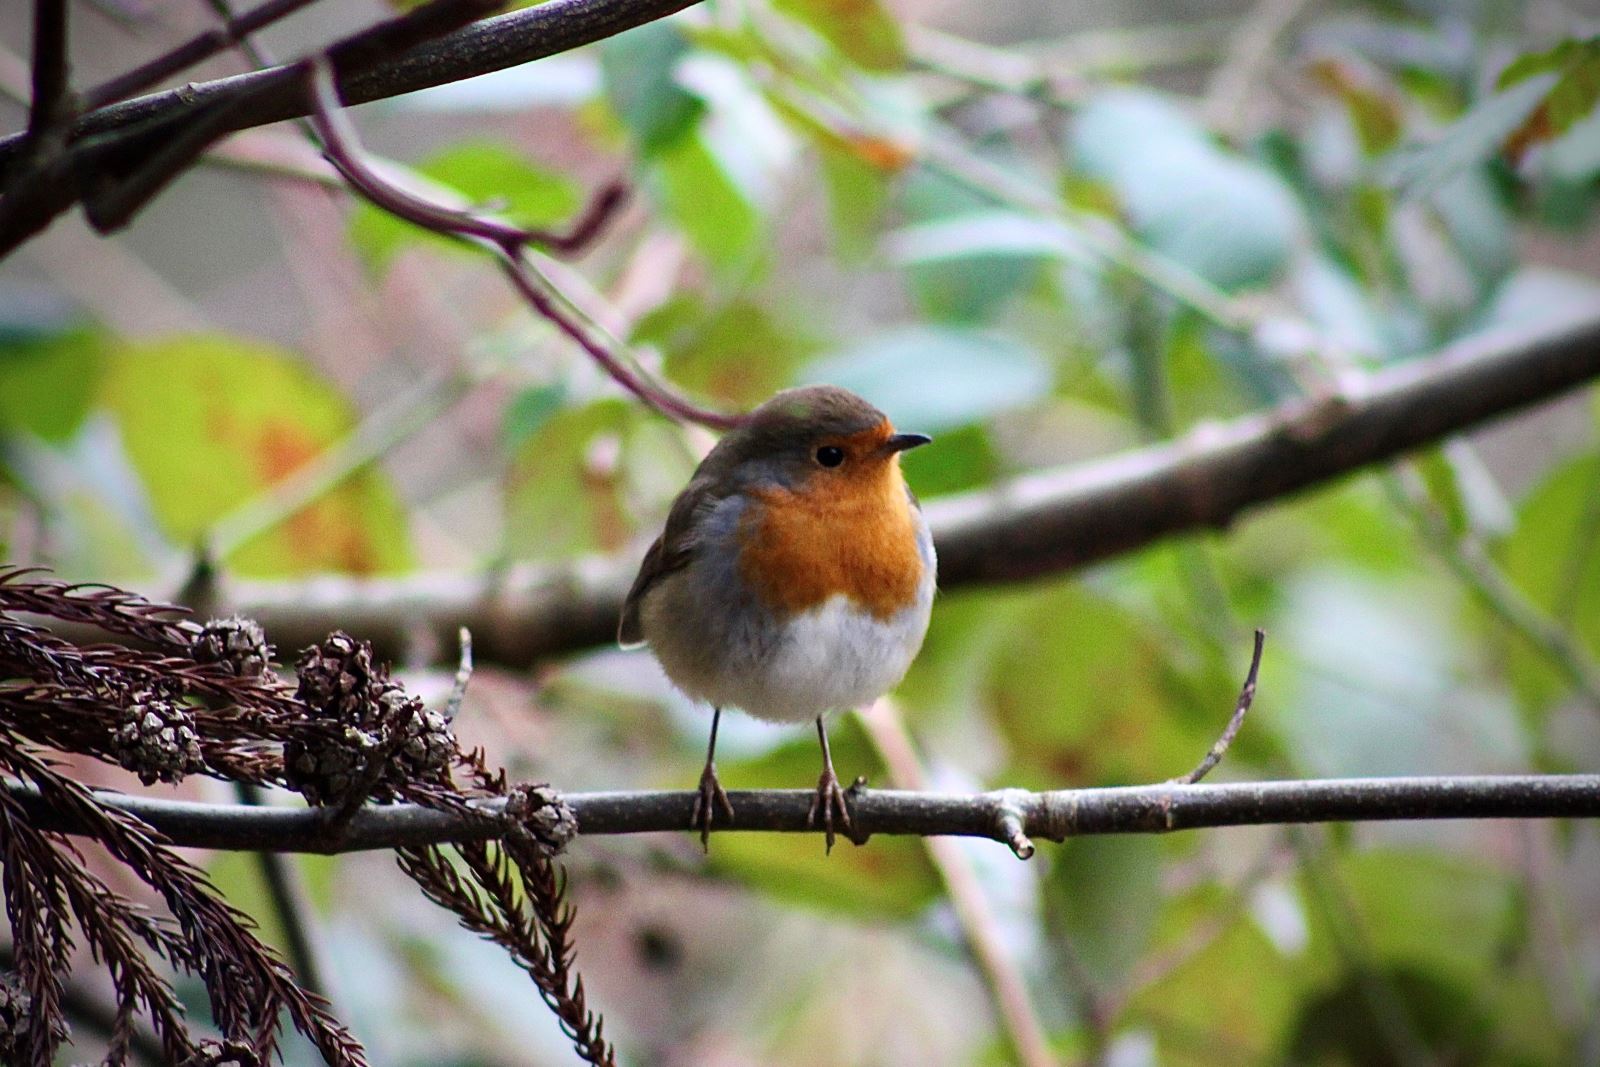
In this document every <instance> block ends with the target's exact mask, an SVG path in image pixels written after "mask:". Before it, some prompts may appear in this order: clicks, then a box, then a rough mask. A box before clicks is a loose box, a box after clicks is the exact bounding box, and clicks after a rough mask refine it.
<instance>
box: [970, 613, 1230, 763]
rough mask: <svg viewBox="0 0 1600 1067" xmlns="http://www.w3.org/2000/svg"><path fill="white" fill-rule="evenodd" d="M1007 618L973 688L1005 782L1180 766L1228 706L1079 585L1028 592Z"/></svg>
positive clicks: (1156, 640)
mask: <svg viewBox="0 0 1600 1067" xmlns="http://www.w3.org/2000/svg"><path fill="white" fill-rule="evenodd" d="M1010 619H1011V625H1010V633H1009V636H1008V640H1006V641H1004V642H1002V643H1001V644H1000V645H999V646H998V647H997V648H996V650H995V655H994V656H993V657H992V658H991V659H990V660H989V662H988V665H987V670H988V673H987V677H986V682H985V685H984V688H983V691H982V697H983V700H982V706H984V707H986V708H987V709H988V712H989V714H990V716H991V718H992V721H993V723H994V726H995V729H996V730H997V731H998V733H999V734H1000V736H1001V737H1002V738H1003V739H1004V740H1005V742H1006V744H1007V746H1008V748H1009V751H1010V765H1009V767H1008V768H1007V771H1006V779H1005V780H1006V784H1008V785H1018V786H1022V787H1024V788H1035V789H1060V788H1064V787H1067V786H1097V785H1113V784H1126V783H1129V782H1150V781H1161V780H1163V779H1165V778H1169V777H1171V776H1172V775H1174V774H1181V773H1183V772H1184V771H1187V770H1188V769H1189V768H1190V767H1192V766H1194V764H1195V763H1196V762H1197V761H1198V760H1199V758H1200V756H1201V755H1203V754H1204V753H1205V751H1206V749H1207V748H1208V747H1210V745H1211V742H1212V740H1213V739H1214V738H1215V735H1216V729H1217V723H1219V722H1223V721H1226V718H1227V712H1228V710H1229V709H1231V707H1232V705H1233V699H1234V694H1227V695H1223V694H1221V693H1217V692H1209V691H1208V692H1197V691H1195V689H1194V688H1193V686H1192V685H1191V683H1190V682H1189V680H1188V679H1186V678H1185V677H1183V676H1182V675H1181V674H1180V673H1179V672H1177V671H1176V670H1175V669H1174V666H1173V664H1171V663H1170V662H1169V661H1168V658H1167V652H1166V650H1165V647H1164V645H1163V642H1162V640H1161V638H1160V636H1159V635H1157V634H1156V633H1153V632H1149V631H1147V630H1146V628H1145V627H1144V626H1143V625H1141V624H1140V623H1139V622H1138V621H1137V620H1136V619H1134V618H1133V617H1132V616H1131V615H1129V614H1128V613H1127V612H1125V611H1123V610H1121V609H1120V608H1119V607H1118V606H1117V605H1116V604H1114V603H1111V602H1109V601H1107V600H1104V599H1102V598H1100V597H1097V596H1094V595H1093V594H1091V593H1090V592H1089V591H1088V590H1086V589H1084V588H1083V587H1082V586H1081V585H1079V584H1076V583H1066V582H1058V583H1055V584H1053V585H1052V586H1048V587H1045V588H1042V589H1038V590H1035V591H1033V592H1032V593H1031V595H1030V596H1029V597H1028V598H1027V600H1026V604H1025V607H1022V608H1020V609H1019V610H1017V611H1016V612H1015V613H1014V614H1012V615H1011V616H1010ZM1064 664H1070V665H1071V667H1070V669H1064V668H1063V665H1064ZM1235 684H1237V683H1235Z"/></svg>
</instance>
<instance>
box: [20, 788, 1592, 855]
mask: <svg viewBox="0 0 1600 1067" xmlns="http://www.w3.org/2000/svg"><path fill="white" fill-rule="evenodd" d="M3 788H4V790H5V791H7V792H8V793H10V794H11V795H12V796H14V797H15V798H16V799H17V801H18V803H20V804H21V805H22V807H23V810H25V811H26V812H27V814H28V817H29V819H30V820H33V821H34V822H35V824H36V825H38V827H39V828H40V829H41V830H49V831H54V832H60V833H80V832H82V831H83V829H84V827H83V826H82V825H81V823H79V822H78V821H77V819H76V817H75V816H74V815H73V814H72V812H70V811H64V810H61V809H58V808H56V807H53V806H51V805H50V804H48V803H45V802H42V801H41V800H40V798H39V795H38V792H37V790H35V789H32V788H31V787H29V786H26V785H17V784H15V783H6V784H5V785H4V786H3ZM698 795H699V794H698V793H696V792H694V791H691V790H678V791H668V792H605V793H571V794H564V795H563V797H562V799H563V800H564V801H565V803H566V805H567V807H568V808H570V809H571V811H572V813H573V815H574V817H575V818H576V819H577V822H578V830H579V833H580V834H589V835H597V834H640V833H671V832H676V833H681V832H684V830H685V828H686V827H688V826H689V825H690V814H691V812H692V811H693V808H694V803H695V800H696V798H697V797H698ZM815 795H816V791H815V790H811V789H767V790H731V791H730V792H729V794H728V797H729V799H730V800H731V801H732V802H733V806H734V809H735V810H736V811H738V813H739V817H738V819H737V820H733V821H730V822H728V823H726V824H719V826H718V828H717V832H718V833H725V832H736V831H767V832H778V833H816V832H818V831H817V829H816V827H815V826H813V825H810V824H808V822H807V815H808V813H809V812H810V809H811V801H812V799H813V798H814V797H815ZM95 801H96V803H98V804H100V805H102V806H104V807H105V808H107V809H110V810H113V811H123V812H127V813H128V814H131V815H134V816H136V817H138V818H139V819H140V820H141V821H143V822H145V823H148V824H149V825H150V826H152V827H154V828H155V829H157V830H159V831H160V832H161V833H162V834H164V835H165V836H166V837H168V838H169V839H170V840H171V841H172V843H173V844H175V845H182V846H188V847H193V848H216V849H229V850H235V851H243V850H251V849H272V850H274V851H278V852H315V853H323V854H330V855H331V854H334V853H342V852H361V851H371V850H374V849H389V848H400V847H414V846H423V845H433V844H440V843H445V842H452V841H483V840H490V839H493V838H496V837H498V836H500V834H501V833H502V832H503V831H504V826H503V823H502V822H501V820H500V818H499V814H498V813H499V810H500V807H501V805H500V804H499V803H498V802H495V801H485V802H481V803H475V804H472V805H467V806H463V807H460V808H454V809H451V810H448V811H441V810H438V809H434V808H426V807H422V806H419V805H416V804H383V805H376V806H369V807H364V808H362V809H360V810H359V811H357V812H356V813H355V814H354V815H353V816H352V817H351V818H350V819H349V821H348V822H347V823H346V824H344V825H342V826H330V825H329V821H328V820H327V819H326V818H325V816H324V814H323V812H322V811H320V810H315V809H309V808H307V809H295V808H279V807H271V808H251V809H247V808H241V807H239V806H238V805H229V804H202V803H195V802H191V801H179V800H166V799H161V798H158V797H151V796H130V795H126V794H122V793H110V792H97V793H96V794H95ZM1008 810H1009V811H1014V812H1015V813H1016V814H1017V817H1018V819H1019V824H1020V826H1021V828H1022V830H1023V831H1024V832H1025V833H1027V834H1028V835H1030V836H1032V837H1042V838H1046V839H1049V840H1052V841H1060V840H1065V839H1066V838H1068V837H1074V836H1079V835H1083V834H1124V833H1172V832H1176V831H1179V830H1198V829H1203V828H1208V827H1216V826H1265V825H1276V824H1286V823H1323V822H1388V821H1396V820H1428V819H1557V818H1600V775H1597V774H1552V775H1456V776H1442V777H1408V778H1328V779H1314V780H1309V781H1276V782H1226V783H1223V784H1220V785H1218V784H1209V783H1200V784H1198V785H1187V786H1175V785H1169V784H1166V783H1161V784H1157V785H1140V786H1117V787H1111V788H1100V789H1064V790H1057V791H1053V792H1043V793H1033V792H1028V791H1026V790H1021V789H1004V790H999V791H995V792H988V793H925V792H906V791H902V790H893V789H867V788H859V789H852V790H851V793H850V812H851V817H852V819H853V820H854V821H855V823H856V828H857V830H858V831H859V833H860V834H861V835H863V836H866V837H870V836H871V835H872V834H894V835H913V836H924V835H928V834H943V835H949V836H956V837H982V838H988V839H990V840H993V841H997V842H1001V843H1005V844H1008V845H1009V844H1010V842H1009V839H1008V838H1007V835H1006V834H1005V832H1004V831H1003V829H1002V825H1001V824H1002V819H1003V817H1004V813H1005V812H1006V811H1008Z"/></svg>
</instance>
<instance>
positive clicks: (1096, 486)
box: [219, 316, 1600, 666]
mask: <svg viewBox="0 0 1600 1067" xmlns="http://www.w3.org/2000/svg"><path fill="white" fill-rule="evenodd" d="M1597 375H1600V316H1591V317H1589V318H1587V319H1583V320H1579V321H1577V322H1573V323H1569V324H1567V325H1564V326H1560V327H1555V328H1550V329H1546V330H1544V331H1541V332H1537V333H1529V334H1519V335H1504V334H1502V335H1497V336H1492V337H1482V338H1476V339H1472V340H1469V341H1466V342H1463V343H1461V344H1458V345H1456V346H1454V347H1452V348H1449V349H1447V350H1445V351H1444V352H1442V353H1440V354H1438V355H1435V356H1431V357H1428V358H1425V359H1414V360H1410V361H1407V362H1405V363H1400V364H1397V365H1395V366H1392V367H1388V368H1385V369H1383V370H1380V371H1376V372H1374V373H1372V374H1371V375H1369V376H1367V377H1366V378H1364V379H1361V378H1357V379H1355V380H1354V381H1355V385H1354V386H1353V387H1352V388H1351V389H1350V391H1349V392H1347V393H1346V394H1345V395H1343V396H1339V397H1334V398H1324V399H1322V400H1320V401H1312V402H1307V401H1295V402H1293V403H1291V404H1287V405H1285V406H1283V407H1280V408H1278V409H1276V410H1273V411H1267V412H1262V413H1259V414H1254V415H1248V416H1245V417H1243V418H1240V419H1236V420H1234V421H1232V422H1226V423H1221V424H1216V425H1207V426H1202V427H1199V428H1197V429H1196V430H1194V431H1192V432H1191V433H1189V434H1188V435H1186V436H1184V437H1182V438H1179V439H1177V440H1175V441H1172V442H1168V443H1164V444H1161V445H1157V446H1152V447H1148V448H1142V449H1138V450H1135V451H1131V452H1125V453H1122V454H1119V455H1115V456H1109V457H1107V458H1105V459H1102V460H1096V461H1092V462H1089V463H1085V464H1081V465H1077V466H1073V467H1066V468H1061V469H1059V470H1054V471H1041V472H1038V473H1035V474H1031V475H1026V476H1023V477H1021V478H1018V479H1015V480H1013V481H1010V482H1007V483H1004V484H1001V485H999V486H997V487H996V488H994V489H990V490H985V491H982V492H977V493H968V494H963V495H960V496H955V497H949V498H946V499H943V500H936V501H931V502H929V504H928V506H927V514H928V518H929V521H930V522H931V524H932V526H933V529H934V540H935V543H936V545H937V547H938V552H939V584H940V586H941V587H942V588H944V589H956V588H960V587H962V586H967V585H974V584H983V583H993V582H1003V581H1018V580H1023V579H1027V578H1033V577H1036V576H1039V575H1042V574H1050V573H1055V572H1059V571H1064V570H1070V569H1072V568H1075V567H1081V566H1084V565H1086V564H1090V563H1095V562H1098V561H1100V560H1104V559H1109V558H1111V557H1114V556H1118V555H1121V554H1124V553H1127V552H1131V551H1134V550H1136V549H1139V548H1142V547H1144V546H1145V545H1148V544H1151V543H1152V542H1154V541H1157V540H1160V539H1162V538H1165V537H1171V536H1174V535H1180V534H1185V533H1191V532H1194V531H1197V530H1206V529H1219V528H1224V527H1226V526H1228V525H1229V524H1230V523H1232V522H1233V521H1234V520H1236V519H1237V518H1239V517H1240V516H1242V515H1244V514H1247V513H1248V512H1249V511H1250V510H1252V509H1253V508H1256V507H1259V506H1261V505H1263V504H1269V503H1271V502H1273V501H1276V500H1278V499H1280V498H1283V497H1286V496H1289V495H1291V494H1293V493H1296V492H1298V491H1300V490H1303V489H1307V488H1312V487H1316V486H1319V485H1322V484H1326V483H1328V482H1331V481H1333V480H1334V479H1336V478H1339V477H1341V476H1343V475H1345V474H1348V473H1350V472H1351V471H1355V470H1358V469H1360V468H1362V467H1366V466H1370V465H1372V464H1376V463H1381V462H1383V461H1385V460H1389V459H1393V458H1395V457H1396V456H1399V455H1402V454H1404V453H1405V452H1407V451H1409V450H1411V449H1415V448H1418V447H1421V446H1424V445H1427V444H1429V443H1432V442H1435V441H1438V440H1440V439H1442V438H1445V437H1447V436H1449V435H1451V434H1454V433H1459V432H1461V431H1463V430H1467V429H1471V428H1473V427H1475V426H1478V425H1480V424H1482V423H1486V422H1488V421H1489V420H1491V419H1493V418H1496V417H1498V416H1503V415H1505V414H1508V413H1510V412H1512V411H1516V410H1517V409H1519V408H1523V407H1526V406H1528V405H1530V404H1533V403H1537V402H1539V401H1541V400H1548V399H1550V398H1552V397H1555V396H1558V395H1560V394H1561V393H1563V392H1565V391H1567V390H1569V389H1572V388H1574V387H1575V386H1578V385H1581V384H1583V383H1585V382H1587V381H1589V380H1591V379H1593V378H1594V377H1595V376H1597ZM637 563H638V561H637V560H636V559H634V558H631V557H630V558H620V559H618V558H605V559H602V558H587V559H580V560H576V561H573V562H570V563H565V564H555V565H524V566H517V567H512V568H510V569H508V570H506V571H504V572H496V573H494V574H493V575H480V576H470V575H468V576H463V575H447V574H421V575H413V576H408V577H402V578H393V579H346V578H339V577H332V576H329V577H325V578H318V579H315V580H313V581H310V582H300V583H295V582H284V583H249V582H237V581H231V580H228V579H224V580H223V582H222V584H221V587H220V589H219V595H220V597H221V601H220V602H221V604H222V606H223V607H222V610H226V611H237V612H240V613H242V614H245V615H248V616H250V617H251V618H254V619H256V620H258V621H259V622H261V623H262V624H263V625H264V626H266V627H267V628H268V629H269V630H270V631H271V632H272V633H273V634H275V635H276V636H277V637H278V639H279V640H280V641H282V642H283V644H284V645H285V646H289V647H293V646H295V645H304V644H310V643H311V642H313V641H316V640H318V639H319V638H320V637H321V636H322V635H323V634H325V633H327V632H328V631H329V630H332V629H335V628H337V627H341V626H343V627H348V628H350V629H351V630H354V631H356V632H358V633H361V634H363V635H365V636H367V637H368V638H370V639H371V640H372V641H373V642H374V644H375V645H376V646H377V647H378V648H379V649H380V650H386V651H385V654H390V653H392V652H394V651H396V650H399V649H401V648H404V647H407V641H408V638H412V637H415V636H416V635H418V634H424V633H425V634H429V635H432V637H433V639H434V640H433V645H434V646H435V647H438V648H441V649H448V648H451V647H452V646H453V644H454V639H455V634H456V631H457V629H458V628H459V627H461V626H463V625H465V626H468V627H470V628H471V629H472V631H473V634H474V636H475V637H476V639H477V646H476V651H477V654H478V658H479V661H480V662H484V663H498V664H506V665H513V666H525V665H527V664H530V663H533V662H536V661H537V660H538V659H540V658H541V657H545V656H550V655H553V654H557V653H561V652H567V651H571V650H573V649H578V648H584V647H589V646H593V645H599V644H604V643H608V642H610V641H611V640H612V639H613V637H614V635H615V632H616V621H617V614H618V612H619V611H620V609H621V604H622V597H623V594H624V593H626V591H627V587H628V582H629V581H630V579H631V578H632V577H633V572H634V570H635V569H636V567H637Z"/></svg>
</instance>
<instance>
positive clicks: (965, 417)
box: [801, 326, 1051, 448]
mask: <svg viewBox="0 0 1600 1067" xmlns="http://www.w3.org/2000/svg"><path fill="white" fill-rule="evenodd" d="M801 378H802V380H804V381H807V382H827V383H830V384H833V385H839V386H843V387H844V388H846V389H851V390H854V391H855V392H857V393H860V394H861V395H862V396H864V397H866V398H867V399H868V400H871V401H872V402H873V403H874V404H877V405H878V406H879V407H881V408H883V410H884V411H885V412H886V413H887V414H888V415H889V417H890V418H891V419H892V420H894V422H895V424H896V425H897V426H903V427H905V428H906V429H910V430H916V431H918V432H924V433H932V432H937V431H939V430H943V429H946V428H949V427H954V426H961V425H965V424H968V423H972V422H976V421H979V420H981V419H985V418H988V417H990V416H992V415H996V414H998V413H999V412H1002V411H1006V410H1009V409H1012V408H1016V407H1021V406H1022V405H1025V404H1028V403H1032V402H1035V401H1037V400H1039V399H1041V398H1043V397H1044V396H1045V395H1046V394H1047V393H1048V392H1049V389H1050V379H1051V374H1050V368H1049V365H1048V364H1047V363H1046V362H1045V360H1044V359H1043V357H1042V356H1040V355H1039V354H1038V353H1037V352H1035V351H1034V350H1033V349H1031V348H1029V347H1028V346H1026V345H1024V344H1022V343H1021V342H1020V341H1016V340H1013V339H1012V338H1009V337H1005V336H1002V335H1000V334H996V333H990V332H987V331H982V330H976V329H969V328H964V327H954V326H949V327H932V326H907V327H904V328H902V329H899V330H894V331H891V332H889V333H882V334H879V335H877V336H876V337H871V338H868V339H866V340H864V341H861V342H859V343H857V344H854V345H851V346H849V347H847V348H845V349H844V350H843V351H840V352H836V353H835V354H833V355H831V356H829V357H828V358H826V359H822V360H819V361H817V362H814V363H811V364H808V365H807V366H806V367H805V368H804V369H803V371H802V373H801ZM934 447H935V448H937V447H938V446H937V445H935V446H934Z"/></svg>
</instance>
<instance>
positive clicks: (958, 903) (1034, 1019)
mask: <svg viewBox="0 0 1600 1067" xmlns="http://www.w3.org/2000/svg"><path fill="white" fill-rule="evenodd" d="M860 719H861V723H862V725H863V726H865V727H866V731H867V736H868V737H869V738H871V740H872V745H873V747H874V748H875V749H877V751H878V754H879V755H880V756H881V757H882V758H883V762H884V766H885V767H886V768H887V769H888V772H889V781H890V783H891V784H893V785H894V786H895V787H896V788H898V789H922V788H924V787H925V786H926V780H927V775H926V773H925V772H924V771H923V769H922V761H921V760H919V759H918V758H917V752H916V747H915V745H914V744H913V743H912V741H911V736H910V735H909V734H908V733H907V732H906V728H905V724H904V723H903V722H902V721H901V719H900V716H899V713H898V710H897V709H896V707H895V705H894V703H893V702H892V701H891V700H889V699H888V698H887V697H885V698H883V699H881V700H878V701H876V702H875V703H874V704H873V705H872V706H871V707H869V708H867V709H866V710H864V711H862V712H861V714H860ZM735 810H737V809H735ZM923 846H924V847H925V848H926V849H927V852H928V856H929V858H930V859H932V860H933V865H934V867H935V869H937V870H938V872H939V878H940V880H941V881H943V882H944V886H945V891H946V892H947V893H948V894H949V896H950V904H951V907H953V908H954V909H955V913H956V920H957V921H958V922H959V923H960V924H961V932H962V935H963V936H964V937H965V938H966V941H967V947H968V949H969V950H970V951H971V953H972V958H973V960H974V961H975V962H976V963H977V965H978V970H979V972H980V973H981V974H982V975H983V979H984V985H986V986H987V987H988V989H989V996H990V997H991V999H992V1000H993V1001H994V1007H995V1011H996V1012H997V1013H998V1014H999V1016H1000V1021H1001V1023H1002V1026H1003V1028H1004V1030H1005V1034H1006V1037H1007V1039H1008V1040H1009V1041H1010V1043H1011V1046H1012V1048H1013V1049H1014V1050H1015V1051H1016V1054H1017V1060H1018V1062H1019V1063H1021V1064H1022V1067H1054V1065H1055V1063H1056V1058H1055V1056H1054V1054H1052V1053H1051V1051H1050V1040H1049V1038H1048V1036H1047V1035H1046V1034H1045V1029H1044V1024H1043V1023H1042V1022H1040V1020H1039V1015H1038V1013H1037V1012H1036V1011H1035V1010H1034V1007H1033V1002H1032V1000H1031V999H1030V998H1029V996H1028V986H1027V983H1026V982H1025V981H1023V977H1022V972H1021V971H1020V970H1019V969H1018V968H1017V965H1016V961H1015V960H1013V959H1012V958H1011V955H1010V953H1008V952H1007V951H1006V947H1005V941H1004V939H1003V938H1002V937H1001V935H1000V930H999V920H998V919H997V917H996V916H995V913H994V908H993V907H992V906H991V904H990V902H989V898H988V896H987V895H986V894H985V892H984V888H983V882H982V880H981V879H980V878H979V877H978V872H977V871H976V870H974V869H973V866H972V860H971V858H970V857H968V856H967V854H966V853H965V852H963V851H962V848H961V844H960V842H958V841H955V840H954V839H952V838H948V837H926V838H924V839H923Z"/></svg>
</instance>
